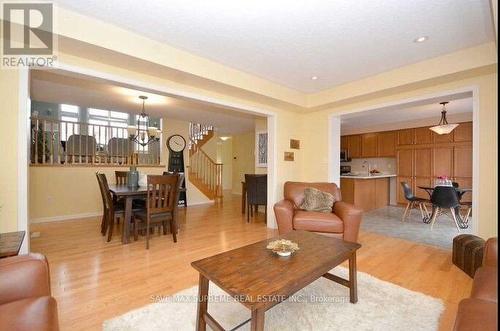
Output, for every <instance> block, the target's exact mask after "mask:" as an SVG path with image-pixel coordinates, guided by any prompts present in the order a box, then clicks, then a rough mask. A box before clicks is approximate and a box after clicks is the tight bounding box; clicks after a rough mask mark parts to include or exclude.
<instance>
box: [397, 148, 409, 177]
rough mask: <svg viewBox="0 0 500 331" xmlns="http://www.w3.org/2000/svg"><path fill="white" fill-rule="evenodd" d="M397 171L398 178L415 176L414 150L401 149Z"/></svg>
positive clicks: (398, 155) (398, 154)
mask: <svg viewBox="0 0 500 331" xmlns="http://www.w3.org/2000/svg"><path fill="white" fill-rule="evenodd" d="M397 171H398V172H397V174H398V176H403V177H412V176H413V149H401V150H399V151H398V153H397Z"/></svg>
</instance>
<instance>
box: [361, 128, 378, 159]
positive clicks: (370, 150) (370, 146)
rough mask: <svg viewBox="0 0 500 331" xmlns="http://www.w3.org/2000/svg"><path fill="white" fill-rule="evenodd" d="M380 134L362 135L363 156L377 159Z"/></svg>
mask: <svg viewBox="0 0 500 331" xmlns="http://www.w3.org/2000/svg"><path fill="white" fill-rule="evenodd" d="M377 147H378V133H365V134H362V135H361V156H362V157H377Z"/></svg>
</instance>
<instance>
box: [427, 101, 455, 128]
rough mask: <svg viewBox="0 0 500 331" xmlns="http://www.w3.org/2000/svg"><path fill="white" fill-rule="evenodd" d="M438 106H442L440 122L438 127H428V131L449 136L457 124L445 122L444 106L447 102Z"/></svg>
mask: <svg viewBox="0 0 500 331" xmlns="http://www.w3.org/2000/svg"><path fill="white" fill-rule="evenodd" d="M439 104H440V105H442V106H443V109H442V110H441V120H440V121H439V124H438V125H436V126H433V127H430V128H429V129H430V130H431V131H434V132H436V133H437V134H449V133H451V131H453V130H455V128H456V127H457V126H458V124H449V123H448V121H447V120H446V105H447V104H448V101H446V102H441V103H439Z"/></svg>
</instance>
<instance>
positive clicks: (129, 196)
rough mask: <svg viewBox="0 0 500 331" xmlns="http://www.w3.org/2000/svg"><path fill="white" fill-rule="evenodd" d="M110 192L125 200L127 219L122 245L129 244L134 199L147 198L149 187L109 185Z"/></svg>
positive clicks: (125, 218) (123, 230) (124, 224)
mask: <svg viewBox="0 0 500 331" xmlns="http://www.w3.org/2000/svg"><path fill="white" fill-rule="evenodd" d="M109 191H110V192H111V194H113V196H115V197H116V198H117V199H124V200H125V217H124V220H123V229H122V243H123V244H128V242H129V235H130V225H131V223H132V222H131V221H132V202H133V200H134V199H140V198H146V197H147V195H148V188H147V186H138V187H128V186H127V185H116V184H115V185H111V184H110V185H109Z"/></svg>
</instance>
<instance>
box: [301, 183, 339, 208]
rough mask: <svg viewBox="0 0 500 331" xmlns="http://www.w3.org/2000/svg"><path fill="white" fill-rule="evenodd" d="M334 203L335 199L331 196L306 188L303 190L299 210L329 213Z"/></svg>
mask: <svg viewBox="0 0 500 331" xmlns="http://www.w3.org/2000/svg"><path fill="white" fill-rule="evenodd" d="M334 203H335V198H334V197H333V195H332V194H330V193H328V192H322V191H320V190H318V189H315V188H313V187H308V188H306V189H305V190H304V201H303V202H302V203H301V205H300V206H299V208H300V209H303V210H307V211H318V212H322V213H331V212H332V207H333V204H334Z"/></svg>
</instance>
